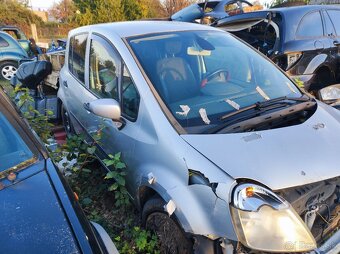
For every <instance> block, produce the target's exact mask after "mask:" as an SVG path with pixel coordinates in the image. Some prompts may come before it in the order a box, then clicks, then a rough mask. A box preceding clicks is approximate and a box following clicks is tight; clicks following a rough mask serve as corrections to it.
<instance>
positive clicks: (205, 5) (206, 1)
mask: <svg viewBox="0 0 340 254" xmlns="http://www.w3.org/2000/svg"><path fill="white" fill-rule="evenodd" d="M208 1H209V0H205V2H204V6H203V15H202V17H201V24H203V19H204V16H205V15H204V14H205V9H206V8H207V5H208Z"/></svg>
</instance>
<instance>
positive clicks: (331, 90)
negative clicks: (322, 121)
mask: <svg viewBox="0 0 340 254" xmlns="http://www.w3.org/2000/svg"><path fill="white" fill-rule="evenodd" d="M320 98H321V100H323V101H328V100H339V99H340V85H332V86H327V87H325V88H322V89H321V90H320Z"/></svg>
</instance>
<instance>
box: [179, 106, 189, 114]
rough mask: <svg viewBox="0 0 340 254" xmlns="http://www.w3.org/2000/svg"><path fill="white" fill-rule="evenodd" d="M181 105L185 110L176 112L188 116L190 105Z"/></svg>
mask: <svg viewBox="0 0 340 254" xmlns="http://www.w3.org/2000/svg"><path fill="white" fill-rule="evenodd" d="M179 106H180V107H181V109H182V110H183V112H176V114H177V115H180V116H187V115H188V113H189V111H190V107H189V106H188V105H179Z"/></svg>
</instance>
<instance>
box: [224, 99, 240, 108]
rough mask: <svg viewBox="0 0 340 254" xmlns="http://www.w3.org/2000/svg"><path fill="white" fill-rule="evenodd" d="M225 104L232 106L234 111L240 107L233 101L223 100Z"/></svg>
mask: <svg viewBox="0 0 340 254" xmlns="http://www.w3.org/2000/svg"><path fill="white" fill-rule="evenodd" d="M224 101H225V102H226V103H228V104H229V105H230V106H232V107H233V108H234V109H236V110H239V109H240V105H238V104H237V103H236V102H235V101H232V100H229V99H225V100H224Z"/></svg>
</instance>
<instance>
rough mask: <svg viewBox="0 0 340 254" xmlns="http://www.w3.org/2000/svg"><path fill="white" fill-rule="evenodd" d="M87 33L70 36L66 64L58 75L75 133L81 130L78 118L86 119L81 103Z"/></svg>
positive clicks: (83, 86) (83, 90) (84, 88)
mask: <svg viewBox="0 0 340 254" xmlns="http://www.w3.org/2000/svg"><path fill="white" fill-rule="evenodd" d="M88 37H89V35H88V33H79V34H76V35H73V36H72V37H70V39H69V41H70V43H69V48H68V59H67V61H68V62H67V65H65V67H64V68H63V69H62V73H61V75H60V82H61V83H60V86H62V88H61V89H62V91H63V93H64V98H65V99H64V103H65V105H66V108H67V110H68V111H69V113H70V115H71V118H72V120H73V121H72V122H73V125H74V127H75V130H76V132H77V133H79V132H81V131H83V128H81V125H80V119H86V116H87V115H88V113H87V111H86V110H85V109H84V107H83V104H84V103H85V102H87V100H86V98H85V95H86V93H87V81H86V76H87V75H86V69H87V68H86V66H87V63H86V61H85V58H86V48H87V44H88Z"/></svg>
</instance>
